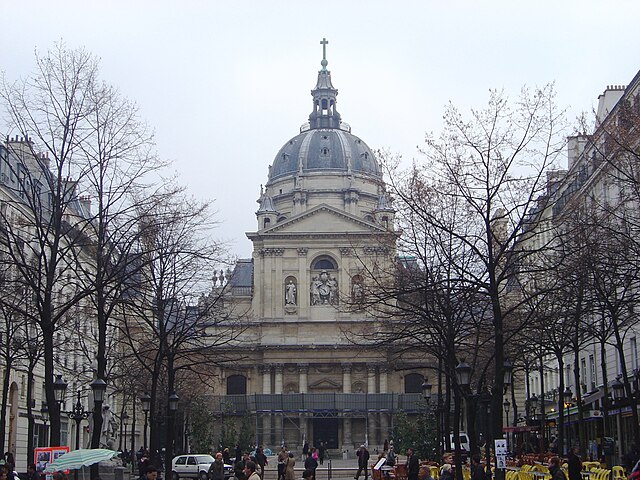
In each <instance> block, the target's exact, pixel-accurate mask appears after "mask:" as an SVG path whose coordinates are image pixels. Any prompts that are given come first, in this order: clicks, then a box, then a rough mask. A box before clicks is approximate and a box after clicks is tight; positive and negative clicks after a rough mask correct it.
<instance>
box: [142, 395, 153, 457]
mask: <svg viewBox="0 0 640 480" xmlns="http://www.w3.org/2000/svg"><path fill="white" fill-rule="evenodd" d="M140 403H142V411H143V412H144V429H143V431H142V432H143V433H142V437H143V441H142V445H143V447H144V449H145V450H146V449H147V428H148V427H149V425H148V421H149V409H150V408H151V395H149V394H148V393H147V392H145V393H144V395H142V396H141V397H140Z"/></svg>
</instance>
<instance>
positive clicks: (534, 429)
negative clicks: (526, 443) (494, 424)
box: [502, 425, 538, 433]
mask: <svg viewBox="0 0 640 480" xmlns="http://www.w3.org/2000/svg"><path fill="white" fill-rule="evenodd" d="M502 431H503V432H513V433H520V432H537V431H538V427H537V426H536V427H534V426H533V425H522V426H519V427H502Z"/></svg>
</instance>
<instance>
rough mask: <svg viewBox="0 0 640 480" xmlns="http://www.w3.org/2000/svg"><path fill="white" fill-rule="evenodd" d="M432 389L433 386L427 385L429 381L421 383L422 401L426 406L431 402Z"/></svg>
mask: <svg viewBox="0 0 640 480" xmlns="http://www.w3.org/2000/svg"><path fill="white" fill-rule="evenodd" d="M432 389H433V385H431V384H430V383H429V379H428V378H427V379H425V381H424V382H423V383H422V397H423V398H424V401H425V402H426V403H427V404H428V403H429V402H430V401H431V390H432Z"/></svg>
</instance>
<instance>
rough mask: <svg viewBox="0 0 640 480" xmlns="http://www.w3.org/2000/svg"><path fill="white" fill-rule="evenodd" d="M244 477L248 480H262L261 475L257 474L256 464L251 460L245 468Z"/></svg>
mask: <svg viewBox="0 0 640 480" xmlns="http://www.w3.org/2000/svg"><path fill="white" fill-rule="evenodd" d="M244 476H245V478H246V479H247V480H260V475H258V474H257V473H256V462H254V461H253V460H249V461H248V462H247V464H246V465H245V466H244Z"/></svg>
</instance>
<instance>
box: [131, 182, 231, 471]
mask: <svg viewBox="0 0 640 480" xmlns="http://www.w3.org/2000/svg"><path fill="white" fill-rule="evenodd" d="M152 203H153V206H152V208H150V209H148V210H146V211H144V212H142V214H141V216H140V218H139V224H138V227H139V229H140V233H141V235H140V242H139V245H138V250H137V251H135V252H132V254H131V256H130V262H131V261H133V263H134V264H135V265H136V271H137V273H136V276H135V277H134V278H133V279H132V280H133V281H132V282H130V283H129V287H128V289H127V290H126V291H125V292H124V298H125V299H126V302H124V303H123V307H125V308H126V318H125V321H124V322H123V324H122V327H123V328H124V338H125V339H127V341H128V342H129V348H130V349H131V352H132V354H133V355H134V356H135V358H136V360H137V362H138V364H139V365H141V366H142V367H143V368H144V369H145V370H146V373H147V375H148V380H147V385H148V386H149V391H150V395H151V409H150V413H151V417H150V418H151V423H150V425H151V436H150V440H151V442H150V448H151V450H152V452H155V451H157V450H158V447H159V438H158V435H157V431H158V428H157V427H158V423H157V420H158V419H159V418H161V417H163V416H166V418H167V425H168V426H167V429H166V434H167V437H166V439H165V448H166V450H165V456H166V458H165V462H167V463H166V465H170V461H171V458H172V455H173V444H172V442H173V439H174V437H173V435H174V431H173V430H174V425H173V421H174V416H173V414H172V413H171V412H170V411H168V397H169V395H171V394H172V393H175V392H176V390H178V386H179V382H180V381H181V380H183V379H185V377H187V378H188V377H192V376H196V377H198V378H199V379H200V380H201V381H204V380H205V379H206V377H207V376H208V375H210V374H211V368H212V367H213V366H214V365H219V364H221V363H222V362H224V361H228V359H229V358H230V355H229V354H228V352H227V351H226V350H227V349H226V348H225V347H231V346H233V345H234V344H235V340H236V339H237V337H238V335H239V334H240V333H241V332H242V329H241V328H239V327H238V324H237V322H236V321H235V320H233V319H232V318H230V315H229V314H230V312H229V311H227V310H226V309H223V308H222V307H223V294H222V291H216V290H214V291H212V284H211V279H212V277H213V276H214V266H216V265H218V264H220V263H221V262H223V261H224V250H223V248H222V246H221V245H220V244H218V243H215V242H213V241H212V240H211V228H212V226H213V223H212V220H211V217H210V214H209V204H208V203H201V202H197V201H194V200H192V199H189V198H186V197H185V196H184V195H183V194H182V192H181V191H180V190H175V191H166V192H162V194H158V195H156V196H155V197H153V198H152Z"/></svg>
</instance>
